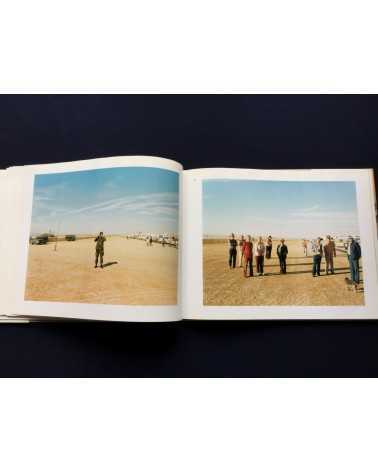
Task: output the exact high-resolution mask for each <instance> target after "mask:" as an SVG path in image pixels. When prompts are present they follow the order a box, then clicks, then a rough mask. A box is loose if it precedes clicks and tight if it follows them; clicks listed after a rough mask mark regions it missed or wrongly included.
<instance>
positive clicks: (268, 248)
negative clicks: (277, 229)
mask: <svg viewBox="0 0 378 472" xmlns="http://www.w3.org/2000/svg"><path fill="white" fill-rule="evenodd" d="M272 247H273V240H272V236H268V239H267V240H266V248H265V251H266V252H265V257H266V258H267V259H270V258H271V257H272Z"/></svg>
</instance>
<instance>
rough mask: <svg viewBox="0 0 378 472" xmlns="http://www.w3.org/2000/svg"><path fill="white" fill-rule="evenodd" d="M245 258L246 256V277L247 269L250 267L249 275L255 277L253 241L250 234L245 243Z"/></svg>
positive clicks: (245, 274)
mask: <svg viewBox="0 0 378 472" xmlns="http://www.w3.org/2000/svg"><path fill="white" fill-rule="evenodd" d="M243 258H244V277H248V275H247V271H248V269H249V277H253V262H252V259H253V243H252V238H251V236H250V235H248V239H247V240H246V241H244V244H243Z"/></svg>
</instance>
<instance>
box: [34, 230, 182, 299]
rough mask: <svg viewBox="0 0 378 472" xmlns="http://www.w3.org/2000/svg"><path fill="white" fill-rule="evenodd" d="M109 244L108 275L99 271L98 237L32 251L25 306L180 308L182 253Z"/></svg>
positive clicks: (111, 239)
mask: <svg viewBox="0 0 378 472" xmlns="http://www.w3.org/2000/svg"><path fill="white" fill-rule="evenodd" d="M106 238H107V240H106V242H105V255H104V268H103V269H101V268H100V267H98V268H97V269H94V257H95V252H94V248H95V242H94V237H93V238H88V239H78V240H76V241H59V242H58V244H57V248H56V250H55V243H54V241H52V242H49V243H48V244H45V245H32V246H30V249H29V260H28V273H27V279H26V289H25V300H34V301H50V302H71V303H72V302H76V303H98V304H111V305H176V303H177V257H178V256H177V254H178V250H177V248H175V247H172V246H168V245H166V246H164V247H163V246H162V245H161V244H159V243H153V244H152V246H150V247H147V246H146V243H145V241H144V240H138V239H126V237H124V236H106Z"/></svg>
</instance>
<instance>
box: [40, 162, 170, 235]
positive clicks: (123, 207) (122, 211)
mask: <svg viewBox="0 0 378 472" xmlns="http://www.w3.org/2000/svg"><path fill="white" fill-rule="evenodd" d="M178 186H179V179H178V174H177V173H176V172H172V171H169V170H165V169H158V168H151V167H118V168H110V169H96V170H90V171H78V172H64V173H59V174H43V175H37V176H36V177H35V181H34V196H33V213H32V223H31V233H32V234H35V233H41V232H47V231H48V230H51V231H53V232H55V233H57V232H59V234H70V233H73V234H80V233H82V234H83V233H84V234H87V233H89V234H93V233H97V232H99V231H103V232H104V233H107V234H112V233H113V234H114V233H115V234H120V233H121V234H125V233H133V232H139V231H142V232H151V233H177V231H178Z"/></svg>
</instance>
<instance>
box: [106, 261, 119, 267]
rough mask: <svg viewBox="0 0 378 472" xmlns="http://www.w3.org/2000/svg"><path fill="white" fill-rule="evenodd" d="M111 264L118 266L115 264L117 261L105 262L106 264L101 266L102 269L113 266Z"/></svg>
mask: <svg viewBox="0 0 378 472" xmlns="http://www.w3.org/2000/svg"><path fill="white" fill-rule="evenodd" d="M113 264H118V262H117V261H113V262H107V263H106V264H103V266H102V267H104V268H105V267H109V266H111V265H113Z"/></svg>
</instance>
